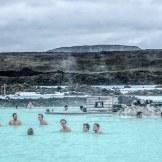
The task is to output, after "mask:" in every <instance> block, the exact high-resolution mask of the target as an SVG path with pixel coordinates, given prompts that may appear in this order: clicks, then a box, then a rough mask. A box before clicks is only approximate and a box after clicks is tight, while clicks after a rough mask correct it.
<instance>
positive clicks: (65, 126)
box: [60, 119, 71, 132]
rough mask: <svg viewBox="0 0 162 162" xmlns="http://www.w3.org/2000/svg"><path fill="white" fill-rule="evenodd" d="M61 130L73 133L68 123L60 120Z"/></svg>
mask: <svg viewBox="0 0 162 162" xmlns="http://www.w3.org/2000/svg"><path fill="white" fill-rule="evenodd" d="M60 124H61V127H62V128H61V129H60V132H71V129H70V128H69V127H68V126H67V121H66V120H65V119H61V120H60Z"/></svg>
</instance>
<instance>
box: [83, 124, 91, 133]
mask: <svg viewBox="0 0 162 162" xmlns="http://www.w3.org/2000/svg"><path fill="white" fill-rule="evenodd" d="M89 129H90V125H89V124H88V123H84V124H83V132H89Z"/></svg>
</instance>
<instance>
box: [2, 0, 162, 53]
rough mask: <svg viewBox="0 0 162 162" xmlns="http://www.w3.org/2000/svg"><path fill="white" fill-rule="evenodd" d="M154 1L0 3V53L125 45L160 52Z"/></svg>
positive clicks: (158, 9)
mask: <svg viewBox="0 0 162 162" xmlns="http://www.w3.org/2000/svg"><path fill="white" fill-rule="evenodd" d="M161 14H162V2H161V1H160V0H125V1H123V0H46V1H44V0H40V1H33V0H14V1H9V0H0V51H45V50H48V49H52V48H55V47H60V46H72V45H85V44H128V45H137V46H140V47H142V48H162V47H161V38H162V31H161V29H162V17H161Z"/></svg>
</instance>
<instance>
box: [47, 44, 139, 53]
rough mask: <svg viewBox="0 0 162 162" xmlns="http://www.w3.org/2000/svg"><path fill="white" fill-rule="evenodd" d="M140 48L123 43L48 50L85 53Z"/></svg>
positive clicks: (135, 49)
mask: <svg viewBox="0 0 162 162" xmlns="http://www.w3.org/2000/svg"><path fill="white" fill-rule="evenodd" d="M137 50H141V48H139V47H137V46H125V45H89V46H87V45H85V46H72V47H60V48H55V49H52V50H49V51H48V52H71V53H85V52H101V51H137Z"/></svg>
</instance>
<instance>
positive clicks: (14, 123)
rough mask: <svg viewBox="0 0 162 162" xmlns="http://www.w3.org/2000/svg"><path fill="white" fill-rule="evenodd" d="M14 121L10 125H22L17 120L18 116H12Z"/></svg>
mask: <svg viewBox="0 0 162 162" xmlns="http://www.w3.org/2000/svg"><path fill="white" fill-rule="evenodd" d="M12 118H13V119H12V120H10V121H9V125H21V121H20V120H18V119H17V114H16V113H13V114H12Z"/></svg>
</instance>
